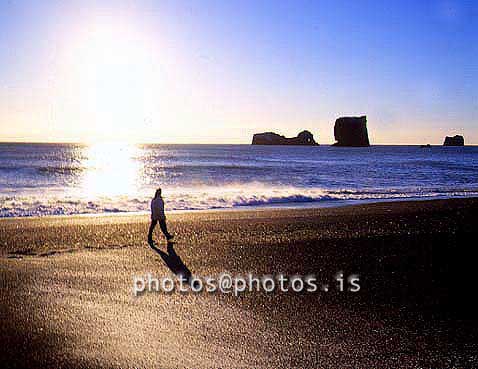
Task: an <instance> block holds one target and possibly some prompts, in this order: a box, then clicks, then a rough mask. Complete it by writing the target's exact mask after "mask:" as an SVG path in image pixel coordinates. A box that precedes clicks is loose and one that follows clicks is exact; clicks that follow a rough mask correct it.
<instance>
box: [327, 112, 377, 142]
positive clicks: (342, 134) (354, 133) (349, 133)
mask: <svg viewBox="0 0 478 369" xmlns="http://www.w3.org/2000/svg"><path fill="white" fill-rule="evenodd" d="M334 136H335V140H336V141H337V142H336V143H335V144H334V146H354V147H362V146H370V141H369V139H368V131H367V117H366V116H362V117H342V118H339V119H337V120H336V121H335V126H334Z"/></svg>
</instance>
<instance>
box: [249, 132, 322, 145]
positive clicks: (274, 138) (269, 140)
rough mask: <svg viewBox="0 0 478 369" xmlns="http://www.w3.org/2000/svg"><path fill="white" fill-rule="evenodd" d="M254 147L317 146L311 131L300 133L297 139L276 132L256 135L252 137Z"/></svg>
mask: <svg viewBox="0 0 478 369" xmlns="http://www.w3.org/2000/svg"><path fill="white" fill-rule="evenodd" d="M252 144H253V145H302V146H317V145H318V143H317V142H315V140H314V135H313V134H312V133H310V132H309V131H302V132H300V133H299V134H298V135H297V137H291V138H288V137H285V136H281V135H278V134H277V133H274V132H264V133H256V134H254V136H253V137H252Z"/></svg>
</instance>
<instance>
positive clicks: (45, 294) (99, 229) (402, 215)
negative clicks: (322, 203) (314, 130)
mask: <svg viewBox="0 0 478 369" xmlns="http://www.w3.org/2000/svg"><path fill="white" fill-rule="evenodd" d="M477 219H478V199H477V198H469V199H456V200H435V201H421V202H415V201H413V202H394V203H376V204H367V205H356V206H347V207H339V208H318V209H317V208H316V209H300V210H293V209H287V210H284V209H276V210H270V209H267V210H247V211H234V212H223V211H215V212H214V211H210V212H201V213H199V212H190V213H183V214H171V215H170V216H169V217H168V222H169V225H170V228H171V229H172V230H173V231H174V232H175V233H176V234H177V236H176V242H175V246H174V248H175V250H176V253H177V254H178V255H179V256H180V258H181V259H182V261H183V262H184V263H185V264H186V265H187V267H188V268H189V269H190V270H191V271H192V273H193V274H198V275H215V274H219V273H221V272H223V271H228V272H231V273H239V274H244V273H248V272H251V273H255V274H260V275H262V274H276V273H285V274H288V275H294V274H297V273H299V274H303V275H306V274H309V273H318V274H319V275H320V276H322V278H325V279H327V278H330V277H331V276H334V275H336V273H337V272H338V271H344V272H347V273H356V274H358V275H360V276H361V290H360V292H358V293H356V294H352V293H337V292H331V293H312V294H307V293H305V294H296V293H279V292H277V293H265V292H254V293H246V294H243V295H241V296H239V297H235V296H233V295H231V294H220V293H216V294H204V293H203V294H181V293H172V294H161V293H159V294H158V293H148V294H145V295H142V296H140V297H134V296H132V293H131V292H132V291H131V283H132V277H133V276H134V275H144V274H146V273H148V272H150V273H153V274H155V275H156V276H158V277H159V276H165V275H172V274H171V271H170V270H169V269H168V267H167V265H166V264H165V263H164V262H163V260H162V258H161V257H160V255H158V254H157V253H155V252H154V250H152V249H151V248H150V247H148V245H147V244H146V231H147V226H148V217H147V216H131V215H130V216H123V217H118V216H111V217H81V216H78V217H71V218H65V217H49V218H35V219H33V218H17V219H4V220H1V221H0V240H1V244H2V251H1V252H2V255H1V257H0V263H1V270H2V272H1V273H2V295H1V304H0V306H1V308H2V313H3V315H4V316H6V317H8V319H6V321H5V322H4V324H2V326H1V327H0V343H1V345H0V347H1V348H0V351H1V352H0V353H1V356H2V358H4V362H5V363H6V365H7V366H22V365H25V363H26V362H28V363H29V365H32V366H34V365H39V366H59V367H79V366H82V367H85V366H87V367H126V366H140V367H151V366H156V367H157V366H161V367H177V366H194V367H217V366H222V367H278V368H286V367H291V366H299V367H344V368H345V367H378V366H380V367H417V366H425V367H444V366H450V365H451V366H461V367H464V366H465V367H466V366H476V365H478V356H477V354H476V352H478V347H477V343H476V342H478V341H477V339H476V338H477V337H476V332H477V329H476V328H477V321H476V318H475V317H474V314H475V311H476V308H477V307H476V303H473V302H472V301H471V300H470V298H469V293H470V292H469V291H470V289H471V291H472V290H473V288H474V279H473V270H474V265H473V262H474V260H475V257H476V251H475V250H474V249H473V247H469V241H467V240H470V239H476V237H477V236H478V232H477V230H476V221H477ZM156 238H157V239H158V241H159V246H158V248H159V249H161V250H166V243H165V241H164V240H162V239H161V238H160V235H159V234H157V235H156Z"/></svg>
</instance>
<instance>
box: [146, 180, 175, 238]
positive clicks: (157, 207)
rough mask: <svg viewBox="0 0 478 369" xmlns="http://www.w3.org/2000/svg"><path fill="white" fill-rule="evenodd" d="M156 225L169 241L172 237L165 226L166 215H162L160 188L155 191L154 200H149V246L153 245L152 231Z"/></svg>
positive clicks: (162, 205) (162, 204) (162, 202)
mask: <svg viewBox="0 0 478 369" xmlns="http://www.w3.org/2000/svg"><path fill="white" fill-rule="evenodd" d="M158 223H159V227H160V228H161V231H162V232H163V234H164V236H165V237H166V239H167V240H168V241H170V240H171V239H172V238H173V237H174V236H173V235H172V234H170V233H169V232H168V227H167V226H166V215H165V214H164V200H163V198H162V197H161V188H158V189H157V190H156V193H155V194H154V198H153V199H152V200H151V225H150V226H149V233H148V243H149V244H150V245H154V241H153V231H154V227H156V224H158Z"/></svg>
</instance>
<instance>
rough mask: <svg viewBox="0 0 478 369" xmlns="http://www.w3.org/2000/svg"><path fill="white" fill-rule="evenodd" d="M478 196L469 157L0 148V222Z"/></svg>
mask: <svg viewBox="0 0 478 369" xmlns="http://www.w3.org/2000/svg"><path fill="white" fill-rule="evenodd" d="M157 187H162V189H163V197H164V198H165V202H166V210H199V209H231V208H239V207H257V206H269V207H270V206H278V207H279V206H286V207H302V206H338V205H343V204H352V203H361V202H371V201H383V200H406V199H434V198H451V197H467V196H478V147H473V146H465V147H442V146H435V147H432V148H430V149H427V148H420V147H419V146H371V147H368V148H340V147H332V146H328V145H322V146H317V147H307V146H252V145H128V144H95V145H80V144H24V143H1V144H0V217H19V216H22V217H23V216H43V215H69V214H101V213H122V212H145V211H148V210H149V201H150V199H151V197H152V195H153V194H154V190H155V189H156V188H157Z"/></svg>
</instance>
